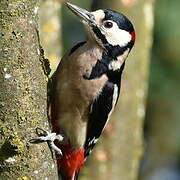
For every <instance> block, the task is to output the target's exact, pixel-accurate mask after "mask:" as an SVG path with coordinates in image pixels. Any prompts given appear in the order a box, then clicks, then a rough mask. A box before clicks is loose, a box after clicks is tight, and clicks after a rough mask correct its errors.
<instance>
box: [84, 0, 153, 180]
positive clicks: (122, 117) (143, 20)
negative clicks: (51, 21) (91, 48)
mask: <svg viewBox="0 0 180 180" xmlns="http://www.w3.org/2000/svg"><path fill="white" fill-rule="evenodd" d="M102 8H107V9H114V10H116V11H119V12H122V13H123V14H125V15H126V16H128V17H129V19H130V20H131V21H132V23H133V24H134V26H135V30H136V43H135V47H134V48H133V50H132V52H131V53H130V55H129V57H128V59H127V61H126V66H125V70H124V73H123V79H122V87H121V95H120V98H119V103H118V105H117V107H116V108H115V112H114V113H113V114H112V117H111V119H110V121H109V123H108V125H107V128H106V129H105V132H104V135H103V137H102V138H100V141H99V143H98V144H97V146H96V147H95V150H94V152H93V153H92V155H91V157H89V159H88V160H89V161H88V162H87V165H89V166H88V168H85V169H84V172H82V173H81V175H82V180H88V179H98V180H109V179H113V180H135V179H137V176H138V169H139V163H140V160H141V157H142V154H143V120H144V115H145V104H146V103H145V102H146V95H147V88H148V73H149V55H150V51H151V44H152V29H153V0H147V1H143V0H111V1H108V0H107V1H105V0H98V1H94V2H93V9H102ZM92 172H93V173H92Z"/></svg>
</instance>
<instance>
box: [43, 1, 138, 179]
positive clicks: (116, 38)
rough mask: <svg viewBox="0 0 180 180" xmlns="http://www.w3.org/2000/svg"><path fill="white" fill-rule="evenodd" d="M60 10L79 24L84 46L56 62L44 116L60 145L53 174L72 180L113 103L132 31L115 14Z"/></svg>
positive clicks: (91, 147) (130, 25) (76, 9)
mask: <svg viewBox="0 0 180 180" xmlns="http://www.w3.org/2000/svg"><path fill="white" fill-rule="evenodd" d="M66 5H67V6H68V7H69V9H71V10H72V11H73V12H74V13H75V14H76V15H77V16H79V17H80V18H81V20H82V22H83V24H84V25H85V29H86V32H87V34H88V40H87V41H86V42H82V43H78V44H77V45H76V46H75V47H74V48H72V49H71V51H70V52H69V53H68V54H66V55H65V56H64V57H63V58H62V60H61V62H60V64H59V66H58V68H57V70H56V72H55V73H54V75H53V77H52V78H51V84H52V86H51V89H50V91H51V92H50V94H51V98H50V105H49V109H50V110H49V111H50V119H51V123H52V128H53V132H55V133H56V134H63V136H64V137H65V139H66V141H65V142H59V143H58V144H56V145H57V147H58V148H59V149H61V151H62V154H63V155H62V157H61V158H58V160H57V161H58V166H59V167H58V168H59V171H60V173H61V176H62V177H63V180H75V179H77V174H78V172H79V170H80V168H81V167H82V165H83V164H84V161H85V159H86V157H87V156H88V155H89V154H90V152H91V150H92V149H93V147H94V145H95V144H96V142H97V141H98V138H99V137H100V135H101V133H102V131H103V129H104V128H105V125H106V124H107V121H108V119H109V117H110V115H111V113H112V112H113V109H114V107H115V105H116V103H117V100H118V97H119V93H120V85H121V75H122V72H123V69H124V66H125V60H126V58H127V56H128V54H129V52H130V51H131V49H132V47H133V45H134V41H135V31H134V28H133V25H132V24H131V22H130V21H129V20H128V19H127V18H126V17H125V16H124V15H123V14H121V13H117V12H115V11H112V10H106V9H103V10H97V11H94V12H89V11H87V10H84V9H82V8H79V7H77V6H75V5H72V4H70V3H66ZM53 138H54V139H56V137H54V136H53ZM46 139H47V138H46Z"/></svg>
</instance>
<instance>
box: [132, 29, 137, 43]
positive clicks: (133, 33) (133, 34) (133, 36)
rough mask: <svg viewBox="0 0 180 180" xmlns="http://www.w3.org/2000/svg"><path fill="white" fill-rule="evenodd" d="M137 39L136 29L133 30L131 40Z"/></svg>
mask: <svg viewBox="0 0 180 180" xmlns="http://www.w3.org/2000/svg"><path fill="white" fill-rule="evenodd" d="M135 39H136V33H135V31H133V32H131V41H135Z"/></svg>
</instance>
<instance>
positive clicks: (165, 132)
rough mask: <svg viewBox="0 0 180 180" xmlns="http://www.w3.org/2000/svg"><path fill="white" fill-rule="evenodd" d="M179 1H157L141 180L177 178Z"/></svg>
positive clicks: (179, 145) (179, 170)
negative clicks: (145, 142) (145, 143)
mask: <svg viewBox="0 0 180 180" xmlns="http://www.w3.org/2000/svg"><path fill="white" fill-rule="evenodd" d="M179 8H180V1H179V0H171V1H169V0H157V1H156V6H155V29H154V45H153V50H152V62H151V69H150V86H149V97H148V103H147V113H146V121H145V122H146V123H145V135H146V140H147V145H146V155H145V158H144V161H143V165H142V169H141V179H143V180H179V179H180V111H179V107H180V83H179V81H180V46H179V42H180V23H179V20H178V18H179V17H180V10H179Z"/></svg>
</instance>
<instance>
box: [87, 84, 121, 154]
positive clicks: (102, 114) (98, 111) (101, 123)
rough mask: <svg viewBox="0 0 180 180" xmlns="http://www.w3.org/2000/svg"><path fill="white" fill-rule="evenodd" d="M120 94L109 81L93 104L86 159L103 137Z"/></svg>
mask: <svg viewBox="0 0 180 180" xmlns="http://www.w3.org/2000/svg"><path fill="white" fill-rule="evenodd" d="M118 93H119V90H118V86H117V85H116V84H114V83H112V82H110V81H107V83H106V85H105V86H104V88H103V90H102V92H101V94H100V95H99V96H98V98H97V99H96V101H95V102H94V103H93V105H92V110H91V113H90V116H89V122H88V128H87V136H86V142H85V145H84V148H85V157H86V156H88V155H89V154H90V153H91V150H92V149H93V147H94V146H95V144H96V142H97V140H98V138H99V136H100V135H101V133H102V131H103V129H104V127H105V125H106V122H107V121H108V119H109V116H110V114H111V111H112V110H113V108H114V105H115V103H116V101H117V98H118Z"/></svg>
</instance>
